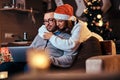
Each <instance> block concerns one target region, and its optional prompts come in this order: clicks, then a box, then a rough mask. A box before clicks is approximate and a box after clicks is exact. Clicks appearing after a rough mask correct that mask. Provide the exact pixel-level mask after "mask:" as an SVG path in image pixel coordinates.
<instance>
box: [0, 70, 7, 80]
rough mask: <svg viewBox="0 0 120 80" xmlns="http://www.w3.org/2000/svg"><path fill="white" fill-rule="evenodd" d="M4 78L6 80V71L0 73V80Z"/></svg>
mask: <svg viewBox="0 0 120 80" xmlns="http://www.w3.org/2000/svg"><path fill="white" fill-rule="evenodd" d="M6 78H8V72H7V71H3V72H0V79H6Z"/></svg>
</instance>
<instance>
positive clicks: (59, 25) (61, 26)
mask: <svg viewBox="0 0 120 80" xmlns="http://www.w3.org/2000/svg"><path fill="white" fill-rule="evenodd" d="M56 23H57V26H58V28H59V29H63V28H64V27H65V20H56Z"/></svg>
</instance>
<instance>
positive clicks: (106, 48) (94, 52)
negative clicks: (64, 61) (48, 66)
mask: <svg viewBox="0 0 120 80" xmlns="http://www.w3.org/2000/svg"><path fill="white" fill-rule="evenodd" d="M78 50H79V53H78V55H77V57H76V59H75V61H74V63H73V66H72V67H71V69H77V68H80V69H85V61H86V59H88V58H89V57H92V56H99V55H115V54H116V47H115V43H114V42H113V41H112V40H105V41H101V42H99V41H98V39H96V38H95V37H90V38H89V39H88V40H86V41H85V42H83V43H82V44H81V45H80V47H79V48H78Z"/></svg>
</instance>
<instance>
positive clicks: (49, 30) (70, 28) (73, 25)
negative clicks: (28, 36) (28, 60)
mask: <svg viewBox="0 0 120 80" xmlns="http://www.w3.org/2000/svg"><path fill="white" fill-rule="evenodd" d="M91 36H94V37H96V38H97V39H98V40H99V41H102V40H103V39H102V37H100V36H99V35H97V34H95V33H93V32H91V31H90V30H89V29H88V28H87V26H86V25H85V23H84V22H82V21H80V20H78V19H76V18H75V17H73V7H72V6H71V5H69V4H64V5H61V6H58V7H57V8H56V10H55V12H46V13H45V15H44V25H42V26H41V27H40V28H39V30H38V34H37V36H36V37H35V39H34V40H33V42H32V44H31V45H30V48H37V49H44V50H45V52H47V53H48V55H49V56H50V60H51V64H53V65H55V66H59V67H64V68H66V67H70V66H71V65H72V63H73V61H74V59H75V57H76V55H77V53H78V51H77V49H78V47H79V46H80V43H82V42H84V41H86V40H87V39H88V38H90V37H91Z"/></svg>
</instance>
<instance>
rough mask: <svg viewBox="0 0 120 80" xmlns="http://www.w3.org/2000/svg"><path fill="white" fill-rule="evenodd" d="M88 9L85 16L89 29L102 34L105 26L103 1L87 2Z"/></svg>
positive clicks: (93, 0) (91, 0) (87, 0)
mask: <svg viewBox="0 0 120 80" xmlns="http://www.w3.org/2000/svg"><path fill="white" fill-rule="evenodd" d="M85 3H86V9H85V10H84V14H85V16H86V17H87V25H88V28H89V29H90V30H91V31H93V32H96V33H98V34H101V33H102V30H101V27H102V26H103V18H102V10H101V6H102V1H101V0H85Z"/></svg>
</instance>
